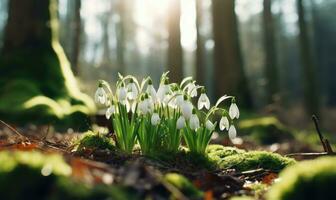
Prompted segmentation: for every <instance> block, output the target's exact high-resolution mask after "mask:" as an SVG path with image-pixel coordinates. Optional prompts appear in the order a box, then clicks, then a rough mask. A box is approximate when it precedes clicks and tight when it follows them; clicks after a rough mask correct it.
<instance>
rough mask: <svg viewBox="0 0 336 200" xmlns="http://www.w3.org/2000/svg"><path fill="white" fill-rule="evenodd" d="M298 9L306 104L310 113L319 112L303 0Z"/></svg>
mask: <svg viewBox="0 0 336 200" xmlns="http://www.w3.org/2000/svg"><path fill="white" fill-rule="evenodd" d="M297 10H298V16H299V21H298V23H299V30H300V33H299V45H300V51H301V63H302V73H303V77H302V79H303V93H304V101H305V106H306V110H307V112H309V114H319V94H318V91H317V80H316V79H317V78H316V68H315V60H314V58H313V53H312V48H311V41H310V38H309V35H308V32H307V31H308V27H307V22H306V20H305V10H304V5H303V1H302V0H297Z"/></svg>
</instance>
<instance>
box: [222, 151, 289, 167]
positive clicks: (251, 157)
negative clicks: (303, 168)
mask: <svg viewBox="0 0 336 200" xmlns="http://www.w3.org/2000/svg"><path fill="white" fill-rule="evenodd" d="M294 163H295V160H294V159H291V158H286V157H283V156H281V155H279V154H277V153H271V152H266V151H250V152H245V153H239V154H235V155H231V156H227V157H224V158H223V159H221V160H220V161H219V163H218V165H219V166H220V168H224V169H226V168H234V169H237V170H239V171H247V170H252V169H258V168H263V169H269V170H273V171H280V170H282V169H283V168H285V167H287V166H288V165H292V164H294Z"/></svg>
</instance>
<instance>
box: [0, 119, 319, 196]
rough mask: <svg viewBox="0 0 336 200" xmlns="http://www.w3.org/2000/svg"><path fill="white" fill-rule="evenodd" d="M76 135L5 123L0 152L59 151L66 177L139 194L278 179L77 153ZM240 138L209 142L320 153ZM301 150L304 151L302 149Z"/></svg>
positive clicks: (274, 173) (266, 173)
mask: <svg viewBox="0 0 336 200" xmlns="http://www.w3.org/2000/svg"><path fill="white" fill-rule="evenodd" d="M81 135H82V134H81V133H75V132H73V131H72V130H69V131H67V132H66V133H58V132H56V131H54V130H52V129H51V128H49V127H47V126H41V127H37V126H29V127H26V128H14V127H13V126H10V125H8V124H2V128H1V129H0V152H2V151H17V150H19V151H40V152H43V153H44V154H47V155H48V154H51V153H53V154H59V155H62V157H63V158H64V159H65V161H66V162H67V163H68V164H69V165H70V166H71V168H72V175H71V178H73V179H75V180H79V181H80V182H83V183H85V184H90V185H98V184H106V185H122V186H125V187H127V188H132V191H133V192H134V193H135V194H136V196H137V198H140V199H145V198H152V199H169V198H174V199H206V200H211V199H229V198H231V197H232V196H237V195H238V196H241V195H248V196H253V197H254V198H256V199H263V194H264V193H265V192H266V191H267V188H268V187H269V186H270V185H272V184H273V182H274V181H275V180H276V179H277V178H278V173H279V170H272V169H263V168H255V169H249V170H245V171H238V170H235V169H231V168H227V169H215V168H210V169H209V168H207V167H206V166H205V165H204V163H203V164H200V163H198V162H199V161H198V160H196V161H190V160H187V161H186V160H185V159H184V157H179V156H177V157H175V158H174V161H173V162H170V161H163V160H157V159H153V158H147V157H144V156H141V155H140V153H139V152H137V151H135V153H134V154H132V155H125V154H123V153H121V152H118V151H111V150H108V149H90V148H87V149H85V151H80V152H79V151H76V150H75V146H74V144H75V143H74V141H76V140H78V139H79V138H80V137H81ZM316 137H317V136H316ZM242 138H243V139H241V138H238V139H237V140H236V141H234V143H235V144H233V143H232V142H231V141H230V140H228V139H226V138H225V137H217V138H215V139H214V140H213V142H214V143H216V144H221V145H224V146H235V147H237V148H238V149H245V150H266V151H271V152H277V153H280V154H281V155H287V154H292V153H299V154H294V155H292V156H293V157H294V158H295V159H296V160H303V159H312V158H314V157H318V156H321V155H322V154H323V153H322V154H321V153H319V150H317V149H321V151H320V152H322V151H323V149H322V147H316V146H315V147H313V146H311V145H309V144H306V143H304V142H300V141H297V140H293V139H291V140H285V141H281V142H279V143H272V144H260V143H259V144H258V143H256V142H255V141H254V140H252V139H251V138H248V137H247V138H245V139H244V136H243V137H242ZM303 152H305V153H308V154H302V153H303ZM311 153H313V154H311ZM315 153H316V154H315ZM192 159H193V158H191V160H192ZM201 162H202V160H201ZM168 173H178V174H182V175H183V176H184V177H186V178H187V179H188V180H189V182H190V183H192V187H194V188H196V189H197V190H199V191H201V192H202V195H201V196H197V195H196V196H193V197H191V196H192V194H190V193H188V188H187V189H186V188H185V187H186V186H180V185H179V184H178V183H177V184H174V182H170V181H167V180H166V179H165V178H163V177H165V176H166V175H167V174H168ZM22 178H24V177H22ZM183 187H184V188H183ZM189 192H190V191H189Z"/></svg>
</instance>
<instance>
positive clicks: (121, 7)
mask: <svg viewBox="0 0 336 200" xmlns="http://www.w3.org/2000/svg"><path fill="white" fill-rule="evenodd" d="M126 7H127V1H126V0H121V1H119V2H118V3H117V12H118V14H119V22H118V23H117V28H116V30H117V32H116V33H117V62H118V71H119V73H121V74H123V75H125V74H124V73H125V72H126V64H125V51H126V48H125V45H126V22H127V19H126V18H127V17H126Z"/></svg>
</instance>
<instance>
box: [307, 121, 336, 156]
mask: <svg viewBox="0 0 336 200" xmlns="http://www.w3.org/2000/svg"><path fill="white" fill-rule="evenodd" d="M312 119H313V121H314V124H315V128H316V132H317V134H318V135H319V138H320V141H321V144H322V146H323V149H324V151H325V152H327V154H333V150H332V148H331V146H330V144H329V141H328V140H327V139H325V138H323V135H322V132H321V130H320V126H319V123H318V119H317V117H316V116H315V115H313V116H312Z"/></svg>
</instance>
